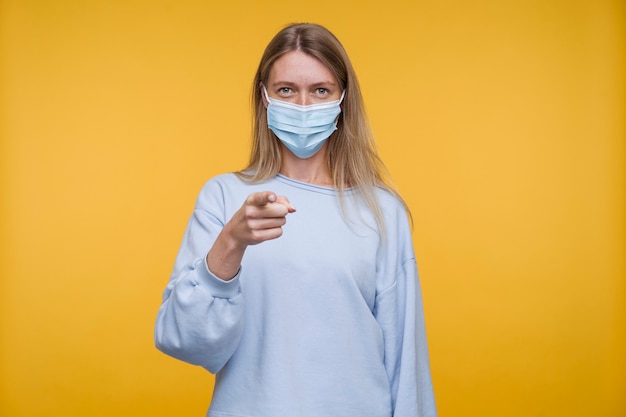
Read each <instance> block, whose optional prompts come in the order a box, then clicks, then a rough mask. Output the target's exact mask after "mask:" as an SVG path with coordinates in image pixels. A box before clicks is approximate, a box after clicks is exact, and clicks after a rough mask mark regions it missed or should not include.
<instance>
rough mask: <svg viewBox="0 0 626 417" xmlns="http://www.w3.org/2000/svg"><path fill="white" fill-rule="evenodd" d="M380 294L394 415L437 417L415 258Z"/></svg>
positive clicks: (378, 310)
mask: <svg viewBox="0 0 626 417" xmlns="http://www.w3.org/2000/svg"><path fill="white" fill-rule="evenodd" d="M397 274H398V275H397V276H396V280H395V282H394V283H393V285H391V287H389V288H387V289H386V290H384V291H382V292H381V293H380V294H378V296H377V298H376V308H375V315H376V319H377V320H378V322H379V324H380V326H381V329H382V330H383V337H384V343H385V367H386V369H387V375H388V377H389V381H390V385H391V395H392V406H393V410H394V413H393V416H394V417H435V416H436V415H437V410H436V407H435V399H434V394H433V386H432V381H431V376H430V366H429V360H428V346H427V343H426V331H425V328H424V313H423V307H422V297H421V290H420V286H419V279H418V276H417V266H416V264H415V259H410V260H409V261H407V262H405V263H404V265H402V268H401V269H400V270H399V271H398V273H397Z"/></svg>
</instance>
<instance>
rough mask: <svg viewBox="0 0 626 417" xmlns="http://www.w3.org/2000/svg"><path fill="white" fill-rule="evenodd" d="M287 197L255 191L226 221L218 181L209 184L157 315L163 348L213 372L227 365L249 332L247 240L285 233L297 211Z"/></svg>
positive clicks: (157, 336)
mask: <svg viewBox="0 0 626 417" xmlns="http://www.w3.org/2000/svg"><path fill="white" fill-rule="evenodd" d="M272 200H273V201H272ZM285 202H286V199H285V198H284V197H277V196H276V195H275V194H273V193H271V192H263V193H253V194H251V195H250V196H249V197H248V198H247V199H246V201H245V202H244V204H243V206H242V207H241V208H240V209H239V210H238V211H237V212H236V213H235V214H234V215H233V216H232V218H231V219H230V220H229V221H228V222H227V223H225V219H224V218H223V217H224V216H225V215H226V213H225V209H224V206H225V202H224V201H223V193H222V192H221V189H220V188H219V187H217V186H215V184H214V183H209V185H208V186H207V187H205V189H203V191H202V193H201V194H200V196H199V197H198V201H197V203H196V208H195V210H194V214H193V216H192V218H191V220H190V221H189V224H188V226H187V230H186V232H185V236H184V238H183V243H182V245H181V248H180V251H179V253H178V256H177V259H176V263H175V266H174V271H173V273H172V275H171V277H170V281H169V283H168V285H167V288H166V289H165V292H164V294H163V302H162V305H161V307H160V309H159V312H158V315H157V321H156V326H155V344H156V346H157V348H158V349H159V350H161V351H163V352H164V353H166V354H168V355H171V356H173V357H175V358H177V359H180V360H183V361H185V362H189V363H192V364H195V365H200V366H203V367H205V368H207V369H208V370H209V371H211V372H213V373H215V372H217V371H219V370H220V369H221V368H222V367H223V366H224V364H225V363H226V362H227V361H228V359H229V358H230V356H231V355H232V354H233V352H234V351H235V349H236V348H237V345H238V343H239V339H240V337H241V334H242V331H243V314H244V300H243V296H242V294H241V288H240V283H239V267H240V263H241V259H242V257H243V254H244V252H245V249H246V247H247V245H249V244H255V243H260V242H262V241H264V240H268V239H270V238H276V237H278V236H280V234H281V233H282V230H281V226H282V225H283V224H284V220H285V219H284V217H285V215H286V214H287V213H288V212H291V211H293V207H291V205H290V204H288V202H286V203H285ZM281 213H283V214H282V220H281Z"/></svg>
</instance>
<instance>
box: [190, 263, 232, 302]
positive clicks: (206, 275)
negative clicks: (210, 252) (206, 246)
mask: <svg viewBox="0 0 626 417" xmlns="http://www.w3.org/2000/svg"><path fill="white" fill-rule="evenodd" d="M198 264H199V265H196V268H197V269H198V279H199V280H200V282H201V284H203V285H206V286H207V287H208V288H209V292H210V293H211V295H212V296H213V297H216V298H234V297H236V296H237V295H239V293H240V292H241V291H240V286H239V276H240V275H241V267H239V270H238V271H237V275H235V276H234V277H233V278H232V279H231V280H230V281H224V280H223V279H221V278H218V277H217V276H216V275H215V274H213V273H212V272H211V271H209V267H208V265H207V264H206V257H204V259H202V260H201V261H200V262H198Z"/></svg>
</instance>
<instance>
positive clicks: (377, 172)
mask: <svg viewBox="0 0 626 417" xmlns="http://www.w3.org/2000/svg"><path fill="white" fill-rule="evenodd" d="M291 51H301V52H303V53H305V54H308V55H310V56H312V57H314V58H316V59H318V60H319V61H320V62H322V64H324V65H325V66H326V67H327V68H328V69H329V70H330V71H331V73H332V74H333V75H334V76H335V78H336V79H337V81H338V82H339V84H340V86H341V88H342V89H343V90H345V96H344V100H343V104H342V112H341V114H340V116H339V120H338V122H337V130H336V131H335V132H333V134H332V135H331V136H330V137H329V138H328V148H327V161H326V162H327V164H328V169H329V172H330V175H331V177H332V179H333V185H334V188H335V189H336V190H337V191H338V195H339V201H340V205H341V208H342V210H343V211H344V215H345V213H346V210H345V191H346V190H347V189H348V188H356V189H357V190H358V191H359V193H358V194H360V195H361V196H362V198H363V199H364V201H365V203H366V205H367V207H368V208H369V209H370V210H371V211H372V213H373V215H374V218H375V220H376V224H377V226H378V229H379V231H380V232H381V234H382V235H383V236H384V234H385V227H384V222H383V213H382V210H381V207H380V203H379V201H378V198H377V196H376V188H377V187H378V188H382V189H384V190H387V191H388V192H390V193H391V194H393V195H394V196H396V197H397V198H398V199H399V200H400V201H401V202H402V204H403V205H404V207H405V209H406V210H407V213H408V214H409V216H410V212H409V210H408V206H407V204H406V203H405V201H404V200H403V199H402V197H401V196H400V195H399V193H398V192H397V191H396V189H395V187H394V186H393V184H392V182H391V180H390V176H389V174H388V171H387V169H386V167H385V165H384V164H383V162H382V161H381V159H380V157H379V156H378V152H377V150H376V143H375V141H374V136H373V134H372V130H371V128H370V125H369V121H368V118H367V115H366V112H365V106H364V104H363V97H362V95H361V89H360V87H359V82H358V80H357V77H356V73H355V71H354V69H353V67H352V64H351V63H350V59H349V58H348V54H347V53H346V51H345V49H344V48H343V46H342V45H341V43H340V42H339V40H338V39H337V38H336V37H335V36H334V35H333V34H332V33H331V32H330V31H328V30H327V29H326V28H324V27H323V26H320V25H316V24H311V23H298V24H292V25H289V26H287V27H285V28H284V29H283V30H281V31H280V32H278V34H276V36H274V38H273V39H272V40H271V41H270V43H269V44H268V45H267V47H266V49H265V52H264V53H263V56H262V57H261V62H260V63H259V67H258V69H257V72H256V75H255V77H254V81H253V82H252V100H251V102H252V107H253V114H254V116H253V126H252V129H253V131H252V147H251V152H250V160H249V162H248V166H247V167H246V168H245V169H243V170H241V171H239V172H237V175H238V176H239V177H240V178H242V179H243V180H245V181H248V182H261V181H264V180H267V179H269V178H273V177H274V176H276V175H277V174H278V173H279V172H280V168H281V163H282V160H281V148H280V142H279V140H278V138H277V137H276V136H275V135H274V133H273V132H272V131H271V130H270V129H269V128H268V126H267V113H266V109H265V106H264V103H263V99H262V95H261V94H262V91H261V85H267V82H268V78H269V74H270V70H271V69H272V65H273V64H274V62H276V60H277V59H279V58H280V57H281V56H283V55H284V54H286V53H288V52H291Z"/></svg>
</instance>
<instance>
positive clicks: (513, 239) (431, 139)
mask: <svg viewBox="0 0 626 417" xmlns="http://www.w3.org/2000/svg"><path fill="white" fill-rule="evenodd" d="M624 16H625V10H624V3H623V2H622V1H610V0H595V1H582V0H569V1H566V0H563V1H556V0H547V1H534V0H511V1H506V0H477V1H452V0H445V1H426V0H416V1H406V2H394V1H371V0H361V1H353V2H341V1H337V0H316V1H310V2H309V1H301V2H294V1H292V0H289V1H287V0H280V1H275V0H271V1H270V0H264V1H259V0H250V1H243V0H236V1H226V0H223V1H220V2H217V1H210V0H208V1H199V0H198V1H165V0H162V1H147V0H146V1H132V0H131V1H122V0H117V1H115V0H111V1H104V0H93V1H87V0H84V1H78V0H76V1H34V0H31V1H29V0H3V1H1V2H0V19H1V20H0V30H1V32H0V36H1V38H0V39H1V44H0V58H1V67H0V71H1V72H0V83H1V84H0V98H1V99H0V129H1V130H0V133H1V139H2V141H1V142H0V146H1V148H0V162H1V165H0V170H1V171H0V181H1V183H0V185H1V190H2V194H1V196H2V198H1V200H0V204H1V206H0V222H1V223H0V226H1V237H0V239H1V240H0V244H1V259H0V268H1V269H0V274H1V282H0V326H1V328H0V329H1V333H0V416H3V417H22V416H28V417H31V416H90V417H91V416H142V415H145V416H168V415H170V416H171V415H175V416H200V415H204V412H205V410H206V408H207V406H208V403H209V400H210V393H211V386H212V381H213V379H212V377H211V376H210V375H209V374H208V373H207V372H205V371H204V370H202V369H200V368H195V367H193V366H191V365H187V364H184V363H182V362H178V361H176V360H174V359H171V358H169V357H167V356H165V355H163V354H161V353H159V352H158V351H157V350H156V349H155V348H154V347H153V341H152V332H153V323H154V319H155V316H156V312H157V309H158V307H159V304H160V297H161V292H162V291H163V289H164V287H165V284H166V282H167V279H168V277H169V273H170V269H171V267H172V265H173V261H174V257H175V254H176V251H177V249H178V245H179V243H180V240H181V238H182V233H183V230H184V227H185V224H186V222H187V219H188V217H189V215H190V213H191V210H192V207H193V203H194V201H195V198H196V195H197V192H198V191H199V189H200V187H201V186H202V184H203V183H204V182H205V181H206V180H207V179H208V178H209V177H211V176H213V175H215V174H218V173H222V172H226V171H232V170H236V169H239V168H241V167H242V166H243V164H244V163H245V161H246V160H247V155H248V146H249V130H250V122H249V119H250V113H249V107H248V101H249V88H250V85H251V80H252V77H253V74H254V71H255V69H256V65H257V63H258V60H259V58H260V56H261V52H262V50H263V48H264V47H265V45H266V44H267V42H268V41H269V39H270V38H271V37H272V36H273V35H274V34H275V33H276V32H277V31H278V30H279V29H280V28H281V27H283V25H285V24H287V23H290V22H293V21H314V22H318V23H321V24H324V25H326V26H327V27H328V28H330V29H331V30H332V31H333V32H334V33H335V34H336V35H337V36H338V37H339V38H340V39H341V40H342V42H343V43H344V46H345V47H346V49H347V50H348V52H349V54H350V55H351V57H352V60H353V63H354V65H355V67H356V70H357V72H358V74H359V77H360V81H361V84H362V88H363V91H364V95H365V99H366V104H367V107H368V111H369V114H370V117H371V121H372V125H373V128H374V131H375V133H376V135H377V138H378V142H379V146H380V151H381V154H382V156H383V158H384V159H385V161H386V162H387V164H388V165H389V168H390V170H391V172H392V174H393V176H394V178H395V180H396V182H397V184H398V186H399V188H400V190H401V191H402V193H403V194H404V196H405V197H406V199H407V201H408V203H409V204H410V206H411V208H412V211H413V216H414V218H415V230H414V236H415V239H414V240H415V247H416V252H417V256H418V263H419V267H420V272H421V279H422V285H423V292H424V298H425V306H426V318H427V329H428V336H429V342H430V349H431V365H432V374H433V379H434V384H435V390H436V397H437V402H438V406H439V411H440V415H441V416H444V417H447V416H455V417H457V416H462V417H472V416H476V417H479V416H480V417H485V416H507V417H515V416H520V417H521V416H524V417H527V416H594V417H598V416H615V417H618V416H625V415H626V394H625V393H626V359H625V357H626V340H625V336H626V335H625V329H626V288H625V287H626V285H625V283H626V282H625V281H626V280H625V273H626V271H625V263H624V258H625V236H626V228H625V221H624V213H625V204H624V202H625V201H624V185H625V184H624V179H625V178H624V167H625V165H624V163H625V156H626V155H625V149H624V142H625V141H624V135H625V129H624V126H625V125H624V116H625V106H624V103H625V91H626V89H625V83H624V80H625V75H624V74H626V67H625V60H624V50H625V49H624V47H625V37H624V30H625V26H626V20H625V17H624ZM329 377H332V376H330V375H329Z"/></svg>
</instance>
